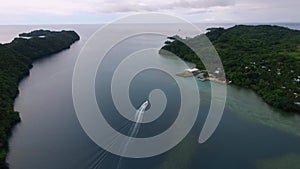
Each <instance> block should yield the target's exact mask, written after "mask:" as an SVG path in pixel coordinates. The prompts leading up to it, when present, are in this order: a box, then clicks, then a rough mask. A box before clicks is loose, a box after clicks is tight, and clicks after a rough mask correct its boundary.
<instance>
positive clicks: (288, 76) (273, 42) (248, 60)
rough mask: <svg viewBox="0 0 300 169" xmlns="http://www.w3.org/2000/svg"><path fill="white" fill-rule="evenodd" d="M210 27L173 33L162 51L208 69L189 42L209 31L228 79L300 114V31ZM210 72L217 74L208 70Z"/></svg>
mask: <svg viewBox="0 0 300 169" xmlns="http://www.w3.org/2000/svg"><path fill="white" fill-rule="evenodd" d="M207 30H208V32H207V33H206V34H203V35H199V36H196V37H194V38H185V39H183V38H181V37H179V36H177V35H176V36H173V37H169V40H167V41H166V42H165V45H164V46H163V47H162V48H161V50H160V54H163V55H165V54H167V52H166V51H168V52H171V53H173V54H175V55H177V56H178V57H180V58H182V59H183V60H185V61H189V62H193V63H195V64H196V67H197V68H198V69H200V70H205V67H204V65H203V64H202V62H201V61H200V59H199V58H198V56H196V54H195V53H194V52H193V51H192V50H191V49H190V48H189V47H187V46H186V45H185V44H186V42H187V43H195V42H197V41H200V42H201V38H204V36H205V35H206V37H208V38H209V40H210V41H211V43H212V44H213V46H214V47H215V49H216V50H217V52H218V54H219V56H220V58H221V60H222V63H223V66H224V71H225V73H226V79H229V80H230V81H231V82H232V84H235V85H238V86H242V87H246V88H250V89H253V90H254V91H255V92H256V93H257V94H258V95H259V96H261V97H262V98H263V100H264V101H265V102H266V103H268V104H269V105H271V106H273V107H275V108H278V109H281V110H284V111H287V112H295V113H298V114H300V31H298V30H292V29H289V28H285V27H280V26H273V25H258V26H247V25H237V26H234V27H231V28H228V29H224V28H209V29H207ZM206 47H207V46H201V45H199V49H197V50H203V51H205V50H207V49H205V48H206ZM207 51H209V50H207ZM207 56H208V57H209V52H207ZM217 69H218V68H216V72H218V71H219V70H217ZM206 76H209V77H210V76H217V74H216V73H215V72H208V73H207V74H206ZM253 106H255V105H253Z"/></svg>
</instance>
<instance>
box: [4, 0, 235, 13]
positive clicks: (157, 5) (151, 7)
mask: <svg viewBox="0 0 300 169" xmlns="http://www.w3.org/2000/svg"><path fill="white" fill-rule="evenodd" d="M1 4H2V5H1V6H2V7H1V8H2V9H1V11H0V13H2V14H14V15H17V14H25V15H26V14H30V13H36V14H53V15H74V14H78V13H115V12H120V13H128V12H146V11H150V12H153V11H155V12H162V11H166V10H176V9H183V10H184V9H201V10H203V9H207V8H212V7H218V6H223V7H224V6H230V5H234V1H233V0H168V1H161V0H51V1H41V0H27V1H19V0H9V1H5V2H2V3H1Z"/></svg>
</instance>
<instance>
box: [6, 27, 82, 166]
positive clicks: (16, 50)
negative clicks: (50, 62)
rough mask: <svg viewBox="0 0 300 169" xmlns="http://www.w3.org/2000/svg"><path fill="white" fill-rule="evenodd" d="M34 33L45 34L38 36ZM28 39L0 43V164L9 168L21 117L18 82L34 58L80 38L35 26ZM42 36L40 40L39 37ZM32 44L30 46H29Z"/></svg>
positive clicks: (53, 52) (28, 72)
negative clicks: (8, 158) (12, 142)
mask: <svg viewBox="0 0 300 169" xmlns="http://www.w3.org/2000/svg"><path fill="white" fill-rule="evenodd" d="M35 34H39V36H40V34H42V35H45V36H46V37H43V38H38V37H36V35H35ZM27 35H28V36H32V38H29V39H23V38H15V39H14V40H13V41H12V42H10V43H6V44H0V57H1V60H0V64H1V65H4V66H3V67H2V68H0V75H1V76H2V77H6V78H1V79H0V84H5V85H0V90H1V91H3V92H2V93H0V99H1V105H2V106H1V112H0V113H1V115H2V118H1V119H0V122H1V125H0V132H1V135H0V168H4V169H8V168H9V164H8V163H7V162H6V156H7V153H8V151H9V144H8V141H9V139H10V137H11V135H12V132H13V130H14V128H15V126H16V125H17V124H18V123H19V122H20V121H21V118H20V115H19V112H16V111H15V110H14V104H15V102H14V101H15V99H16V98H17V96H18V94H19V84H20V82H21V81H22V80H23V79H24V78H25V77H28V76H29V75H30V69H31V68H32V67H33V65H32V64H33V63H34V62H35V61H36V60H39V59H42V58H44V57H50V56H52V55H53V54H56V53H59V52H61V51H64V50H66V49H69V48H70V47H71V45H72V44H74V43H75V42H76V41H78V40H80V37H79V35H78V34H77V33H76V32H75V31H64V30H63V31H59V32H54V31H45V30H36V31H32V32H30V33H28V34H27ZM41 39H43V40H41ZM30 45H32V46H30Z"/></svg>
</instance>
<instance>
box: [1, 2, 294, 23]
mask: <svg viewBox="0 0 300 169" xmlns="http://www.w3.org/2000/svg"><path fill="white" fill-rule="evenodd" d="M299 7H300V1H299V0H0V24H1V25H12V24H99V23H109V22H111V21H113V20H115V19H117V18H119V17H122V16H126V15H130V14H136V13H141V12H161V13H166V14H171V15H175V16H179V17H181V18H184V19H186V20H188V21H190V22H194V23H202V22H210V23H279V22H300V10H299Z"/></svg>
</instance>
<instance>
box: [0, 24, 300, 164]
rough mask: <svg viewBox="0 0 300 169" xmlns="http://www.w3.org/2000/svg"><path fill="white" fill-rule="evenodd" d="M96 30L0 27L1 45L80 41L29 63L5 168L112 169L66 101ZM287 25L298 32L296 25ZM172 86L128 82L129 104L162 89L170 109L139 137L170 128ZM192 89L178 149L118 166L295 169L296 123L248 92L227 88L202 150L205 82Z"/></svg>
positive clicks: (156, 78)
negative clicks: (53, 33)
mask: <svg viewBox="0 0 300 169" xmlns="http://www.w3.org/2000/svg"><path fill="white" fill-rule="evenodd" d="M226 26H227V25H226ZM98 27H99V26H97V25H82V26H78V25H58V26H1V27H0V40H1V41H2V42H9V41H10V40H11V39H12V37H13V36H14V35H16V34H18V33H21V32H24V31H29V30H33V29H36V28H38V29H40V28H48V29H55V30H56V29H57V30H59V29H74V30H76V31H77V32H78V33H79V34H80V36H81V40H80V41H78V42H76V43H75V44H74V45H73V46H72V47H71V49H69V50H66V51H63V52H61V53H59V54H56V55H53V56H52V57H48V58H44V59H42V60H39V61H37V62H35V63H34V67H33V68H32V69H31V71H30V76H29V77H28V78H25V79H24V80H23V81H22V83H21V84H20V86H19V88H20V95H19V96H18V98H17V99H16V102H15V109H16V110H17V111H19V112H21V113H20V115H21V118H22V122H21V123H20V124H18V125H17V126H16V128H15V129H14V131H13V135H12V137H11V139H10V152H9V156H8V160H7V161H8V163H9V164H10V168H12V169H24V168H26V169H27V168H30V169H41V168H43V169H53V168H58V169H60V168H61V169H68V168H70V169H74V168H75V169H76V168H78V169H82V168H103V169H108V168H111V169H113V168H116V167H117V162H118V160H119V157H117V156H115V155H112V154H110V153H106V152H105V151H103V150H102V149H101V148H99V147H98V146H97V145H96V144H94V143H93V142H92V141H91V140H90V139H89V138H88V136H87V135H86V134H85V133H84V131H83V130H82V129H81V126H80V124H79V122H78V120H77V117H76V113H75V111H74V107H73V102H72V72H73V68H74V64H75V62H76V58H77V56H78V54H79V52H80V50H81V48H82V46H83V45H84V43H85V42H86V40H87V39H88V38H89V37H90V35H92V33H93V32H94V31H95V30H97V28H98ZM201 27H207V26H205V25H201ZM291 27H293V28H300V25H291ZM164 41H165V39H164V38H162V37H154V38H153V37H149V36H140V37H136V38H133V39H130V40H128V41H126V42H124V44H120V45H119V46H118V48H116V49H113V50H112V52H111V53H110V54H109V55H117V56H118V55H120V56H121V55H125V54H126V53H130V52H131V51H134V50H136V49H139V48H143V47H145V46H147V47H149V46H150V47H160V46H161V45H162V44H163V42H164ZM114 50H115V51H114ZM153 57H154V58H155V59H160V61H161V62H162V63H165V64H168V65H169V66H170V67H174V68H176V69H177V68H178V70H180V69H181V67H180V64H179V61H178V59H177V58H173V57H161V56H159V55H154V56H153ZM107 69H109V68H107ZM109 77H110V76H100V75H98V76H97V80H96V84H103V85H105V82H106V81H101V79H102V78H107V79H109ZM187 81H188V79H187ZM172 84H173V81H172V79H168V78H167V77H166V76H165V75H164V74H161V73H160V72H156V71H154V70H150V71H147V72H144V74H143V75H138V76H137V77H136V78H135V79H134V81H133V83H132V86H131V88H132V90H131V93H130V97H131V98H132V102H133V104H134V105H135V106H137V107H138V106H139V105H138V103H140V102H141V100H143V99H144V98H145V97H146V96H147V94H148V93H149V91H150V90H152V89H153V88H165V91H167V92H168V98H169V99H170V102H171V103H172V106H171V107H169V109H167V112H166V114H167V116H166V115H165V116H164V117H161V118H160V119H159V121H156V124H152V125H154V126H155V127H154V128H153V126H152V127H151V126H147V125H145V126H141V131H145V132H141V133H144V134H145V135H155V134H157V133H159V132H161V131H163V130H164V129H166V127H168V126H169V125H170V124H172V121H173V120H174V114H170V113H169V114H168V112H172V111H173V109H176V108H177V107H176V105H177V104H176V103H178V100H176V98H178V97H177V96H178V93H177V92H176V90H177V87H176V85H172ZM98 86H100V85H98ZM141 86H143V87H141ZM198 86H199V89H200V90H201V99H202V102H201V111H200V114H199V117H198V119H197V123H196V125H195V126H194V128H193V129H192V131H191V132H190V134H189V135H188V136H187V137H186V138H185V139H184V140H183V141H182V142H181V143H180V144H179V145H178V146H176V147H175V148H174V149H172V150H170V151H168V152H167V153H164V154H162V155H159V156H156V157H152V158H145V159H123V160H122V165H121V168H123V169H140V168H145V169H177V168H178V169H179V168H180V169H182V168H184V169H195V168H199V169H200V168H203V169H220V168H230V169H234V168H237V169H240V168H243V169H252V168H266V166H267V167H268V165H269V163H274V161H277V162H278V161H279V162H281V163H280V164H278V165H285V164H290V165H292V167H294V168H297V167H298V166H300V162H299V161H300V117H299V116H296V115H294V116H292V115H285V114H282V113H279V112H278V111H276V110H273V109H272V108H270V107H269V106H268V105H266V104H265V103H264V102H263V101H262V100H261V99H260V98H259V97H257V96H256V95H255V94H254V93H253V92H252V91H249V90H245V89H242V88H238V87H235V86H228V97H227V105H226V109H225V112H224V116H223V118H222V121H221V123H220V125H219V127H218V129H217V130H216V132H215V134H214V135H213V137H211V139H210V140H209V141H208V142H206V143H205V144H201V145H200V144H198V143H197V140H198V136H199V133H200V131H201V127H202V125H203V122H204V119H205V117H206V112H207V110H208V108H209V99H210V95H209V89H210V83H209V82H199V83H198ZM102 91H105V89H101V88H99V89H98V88H96V94H97V98H98V101H99V105H100V106H103V107H105V109H107V111H111V110H113V106H112V103H111V102H110V100H109V99H103V98H107V97H108V96H107V95H108V93H106V94H102V95H99V93H100V92H102ZM102 93H103V92H102ZM174 98H175V99H174ZM101 104H102V105H101ZM112 117H113V118H112V119H114V120H115V121H114V120H112V124H117V123H121V122H120V120H122V119H120V118H119V117H118V115H112ZM141 135H142V134H141ZM104 157H105V158H104ZM287 161H289V163H287ZM291 161H292V162H291ZM294 161H297V162H294ZM292 167H289V168H292ZM273 168H274V167H273ZM286 168H287V167H286Z"/></svg>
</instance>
